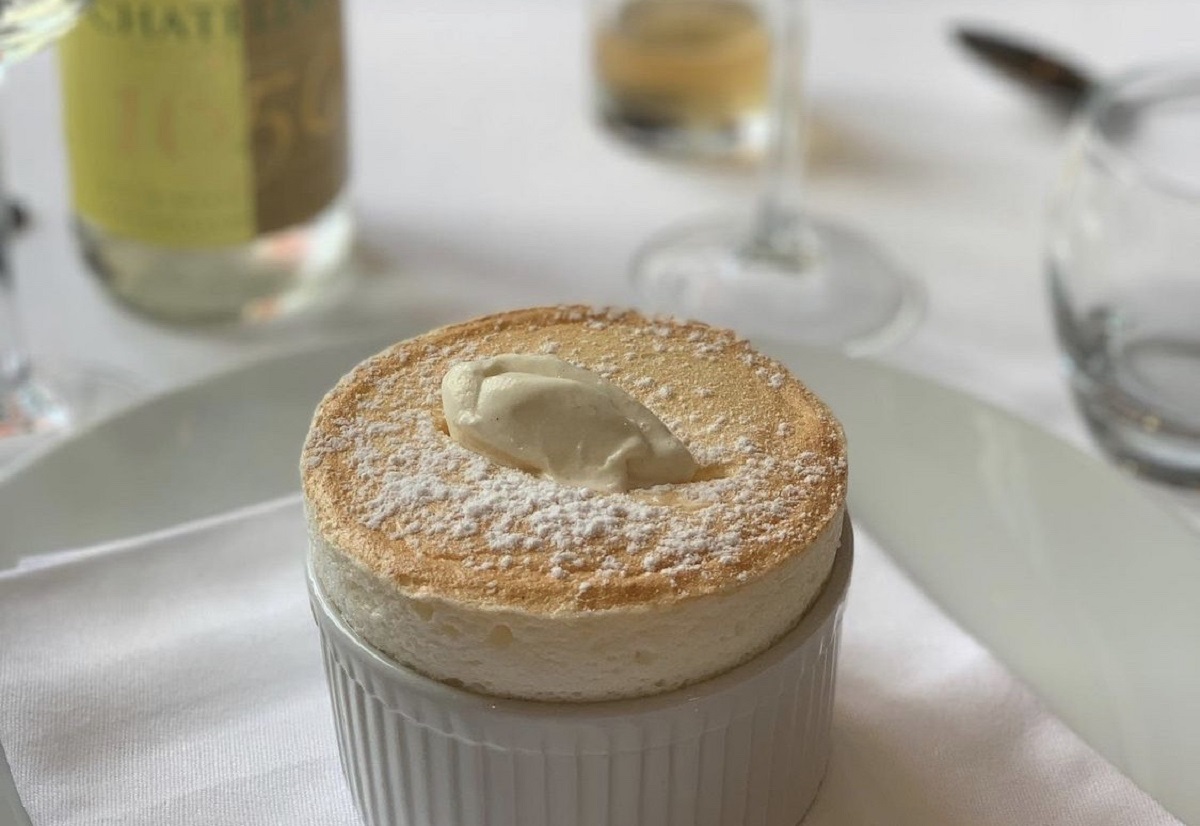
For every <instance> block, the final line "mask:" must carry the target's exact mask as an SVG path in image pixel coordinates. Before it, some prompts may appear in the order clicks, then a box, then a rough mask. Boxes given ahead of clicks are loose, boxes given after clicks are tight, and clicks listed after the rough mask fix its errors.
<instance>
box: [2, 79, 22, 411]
mask: <svg viewBox="0 0 1200 826" xmlns="http://www.w3.org/2000/svg"><path fill="white" fill-rule="evenodd" d="M4 74H5V73H4V70H3V68H0V91H2V90H3V87H4ZM3 162H4V153H3V140H2V139H0V399H2V398H8V397H11V395H12V394H13V393H15V392H17V391H18V390H20V389H21V388H22V387H23V386H24V385H25V383H26V382H27V381H29V352H28V350H26V349H25V339H24V337H23V335H22V333H21V320H20V317H19V314H18V312H17V300H16V299H17V296H16V282H15V279H14V277H13V268H12V257H11V254H10V253H11V248H10V245H9V242H10V241H11V240H12V236H13V224H12V210H11V209H10V207H9V199H8V186H7V183H8V182H7V179H6V178H5V175H4V163H3Z"/></svg>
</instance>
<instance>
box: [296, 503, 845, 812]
mask: <svg viewBox="0 0 1200 826" xmlns="http://www.w3.org/2000/svg"><path fill="white" fill-rule="evenodd" d="M842 537H843V539H842V545H841V548H840V549H839V550H838V553H837V558H836V560H835V561H834V565H833V572H832V573H831V575H830V577H829V581H828V582H827V583H826V585H825V588H824V591H823V592H822V593H821V595H820V596H819V597H818V598H817V601H816V602H815V603H814V604H813V606H812V607H811V608H810V609H809V611H808V613H807V614H806V615H805V616H804V618H803V619H802V620H801V621H800V623H799V624H798V625H797V626H796V627H795V628H794V629H793V630H792V631H790V632H789V633H788V634H787V635H786V636H785V637H784V638H783V639H781V640H780V641H779V642H778V643H776V644H775V645H774V646H772V647H771V648H770V649H769V650H767V651H766V652H764V653H763V654H761V655H759V656H757V657H755V658H754V659H752V660H750V661H749V662H747V663H745V664H744V665H741V666H739V667H737V668H735V669H733V670H732V671H729V672H727V673H725V674H722V675H721V676H719V677H715V678H713V679H711V680H707V681H705V682H703V683H698V684H696V685H692V686H688V687H685V688H682V689H679V690H677V691H672V692H669V693H666V694H659V695H656V696H653V697H646V698H639V699H633V700H620V701H614V702H601V703H578V704H577V703H545V702H530V701H520V700H505V699H500V698H496V697H488V696H485V695H481V694H475V693H472V692H469V691H464V690H462V689H458V688H454V687H452V686H448V685H446V684H444V683H440V682H437V681H435V680H431V679H429V678H427V677H424V676H421V675H420V674H417V673H416V672H414V671H412V670H410V669H408V668H405V667H404V666H401V665H397V664H396V663H395V662H393V661H391V660H389V659H388V658H387V657H385V656H384V655H383V654H381V653H379V652H378V651H376V650H375V649H373V648H371V646H370V645H368V644H367V643H365V642H364V641H363V640H362V639H361V638H360V637H359V636H358V635H357V634H356V633H355V632H354V631H352V630H351V629H350V628H349V627H348V626H346V624H345V623H344V622H343V621H342V620H341V618H340V617H339V616H338V614H337V612H336V610H335V609H334V608H333V607H332V606H331V605H330V604H329V602H328V601H327V600H326V599H325V596H324V594H323V593H322V592H321V589H320V586H319V584H318V583H317V582H316V580H315V579H314V577H313V572H312V567H311V561H310V565H309V572H308V584H309V594H310V597H311V600H312V607H313V614H314V617H315V618H316V621H317V626H318V628H319V629H320V632H321V645H322V649H323V651H324V655H325V673H326V676H327V677H328V680H329V691H330V694H331V695H332V699H333V714H334V719H335V724H336V728H337V734H338V745H339V747H340V750H341V758H342V770H343V772H344V773H345V775H346V780H347V782H348V783H349V785H350V790H351V793H352V795H353V797H354V800H355V803H356V804H357V806H358V809H359V811H360V812H361V813H362V816H363V820H364V821H366V823H367V824H369V826H699V824H705V826H796V824H797V823H798V822H799V821H800V820H801V819H802V818H803V816H804V814H805V812H806V811H807V810H808V808H809V806H810V805H811V803H812V801H813V798H814V797H816V794H817V788H818V787H819V786H820V783H821V780H822V778H823V777H824V775H825V768H826V764H827V763H828V759H829V743H830V741H829V724H830V717H831V713H832V709H833V689H834V674H835V671H836V668H835V666H836V663H837V650H838V640H839V636H840V631H841V615H842V606H843V604H844V601H845V596H846V589H847V586H848V585H849V581H850V569H851V566H852V561H853V554H854V551H853V537H852V534H851V530H850V522H849V519H847V521H846V526H845V529H844V530H843V533H842Z"/></svg>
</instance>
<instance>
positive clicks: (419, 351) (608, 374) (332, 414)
mask: <svg viewBox="0 0 1200 826" xmlns="http://www.w3.org/2000/svg"><path fill="white" fill-rule="evenodd" d="M508 352H516V353H522V352H524V353H537V352H553V353H554V354H555V355H557V356H558V357H559V358H562V359H565V360H567V361H570V362H572V363H574V364H577V365H579V366H581V367H584V368H587V369H589V370H592V371H594V372H597V373H599V374H601V375H603V376H604V377H605V378H608V379H609V380H610V381H612V382H613V383H615V384H617V385H618V386H619V387H621V388H622V389H623V390H625V391H626V392H627V393H629V394H630V395H632V396H633V397H634V398H636V399H638V400H639V401H640V402H642V403H643V404H645V405H646V406H647V407H648V408H649V409H650V410H652V411H653V412H654V413H656V414H657V415H658V416H659V417H660V418H661V419H662V420H663V421H664V422H665V423H666V424H667V425H668V426H669V427H670V428H671V430H672V432H674V433H675V434H676V436H678V437H679V438H681V439H682V440H683V441H684V443H685V444H687V445H688V447H689V448H690V449H691V450H692V452H693V454H695V455H696V458H697V459H698V460H699V461H700V464H701V465H702V470H701V473H700V475H699V476H698V478H697V480H696V481H693V482H691V483H688V484H686V485H673V486H662V487H660V488H654V489H650V490H643V491H632V492H630V493H611V494H601V493H596V492H592V491H583V490H579V489H574V488H564V487H562V486H559V485H556V484H555V483H553V482H550V481H548V480H542V479H536V478H534V477H532V476H529V475H528V474H524V473H523V472H521V471H517V470H513V469H509V468H502V467H500V466H497V465H494V464H492V463H490V462H488V461H487V460H486V459H483V458H482V457H479V456H476V455H475V454H473V453H470V452H469V451H467V450H466V449H465V448H462V447H460V446H459V445H457V444H456V443H454V442H453V441H452V440H450V438H449V437H448V436H446V435H445V433H444V422H443V421H442V414H441V403H440V395H439V388H440V383H441V378H442V375H443V374H444V373H445V371H446V369H447V368H448V367H449V366H450V365H451V364H453V363H455V362H458V361H465V360H472V359H477V358H483V357H486V356H491V355H497V354H500V353H508ZM302 475H303V489H304V494H305V497H306V499H307V501H308V505H309V512H310V515H311V518H312V520H313V522H314V527H315V529H317V530H319V531H320V532H321V534H322V535H323V536H324V537H325V539H326V540H327V541H328V542H329V543H331V544H332V545H333V546H334V547H336V548H339V549H341V550H342V552H344V553H346V554H347V555H350V556H352V557H353V558H356V559H357V560H358V561H359V562H361V563H362V564H364V565H365V566H367V567H368V568H369V569H370V570H373V571H374V572H375V573H376V574H377V575H380V576H386V577H389V578H391V580H392V581H393V582H395V583H396V584H397V586H399V587H401V588H403V589H405V590H408V591H410V592H412V593H422V594H426V595H430V596H438V597H441V598H444V599H447V600H451V601H465V602H472V603H478V604H480V605H483V606H486V605H494V606H496V607H508V608H513V609H517V610H523V611H529V612H534V613H555V612H561V611H568V612H572V611H594V610H603V609H609V608H622V609H629V608H631V607H636V606H646V607H647V608H648V607H650V606H651V605H653V604H656V603H661V602H667V601H675V600H679V599H687V598H691V597H696V596H701V595H705V594H711V593H715V592H719V591H723V590H726V589H730V588H735V587H737V586H738V585H739V584H740V583H744V582H748V581H750V580H751V579H754V578H757V577H759V576H762V575H765V574H767V573H769V572H770V571H771V570H772V569H773V568H774V567H776V566H777V565H778V564H779V563H780V562H782V561H783V560H784V559H787V558H788V557H789V556H790V555H793V554H796V553H803V552H804V550H805V548H806V547H807V546H808V545H809V544H810V543H812V541H813V540H814V539H815V538H816V537H817V536H818V535H819V534H820V533H821V532H822V531H823V530H824V529H825V528H826V526H827V525H828V524H829V522H830V520H831V519H834V518H837V519H840V518H841V513H842V507H843V505H844V502H845V491H846V445H845V438H844V436H843V434H842V429H841V426H840V425H839V424H838V422H837V420H836V419H835V418H834V417H833V415H832V413H831V412H830V411H829V410H828V408H826V407H825V405H824V404H823V403H822V402H821V401H820V400H819V399H817V398H816V396H814V395H813V394H812V393H811V392H810V391H809V390H808V389H807V388H805V387H804V386H803V385H802V384H801V383H800V382H799V381H797V380H796V379H795V378H794V377H792V376H791V374H790V373H789V372H788V371H787V370H786V368H784V367H783V366H781V365H780V364H779V363H778V362H776V361H774V360H772V359H769V358H767V357H766V356H763V355H761V354H759V353H757V352H756V351H754V350H753V349H752V348H751V347H750V345H749V344H748V343H746V342H745V341H743V340H740V339H738V338H737V337H736V336H735V335H734V334H733V333H731V332H729V331H726V330H720V329H717V328H713V327H709V326H706V325H703V324H699V323H695V322H680V321H674V320H671V321H668V320H662V319H651V318H647V317H645V316H642V315H639V314H637V313H633V312H629V311H606V310H594V309H591V308H587V307H542V308H534V309H528V310H518V311H513V312H509V313H501V314H498V315H493V316H487V317H484V318H479V319H475V320H472V321H468V322H465V323H462V324H456V325H452V326H449V327H443V328H440V329H437V330H434V331H432V332H430V333H427V334H425V335H422V336H419V337H417V338H415V339H411V340H409V341H405V342H401V343H399V344H397V345H395V346H393V347H391V348H389V349H388V350H385V351H384V352H382V353H379V354H378V355H376V356H373V357H372V358H370V359H368V360H367V361H365V362H363V363H362V364H360V365H359V366H358V367H357V368H355V369H354V370H353V371H352V372H351V373H349V374H348V375H347V376H346V377H344V378H343V379H342V381H341V382H339V383H338V385H337V386H336V387H334V389H333V390H331V391H330V393H329V394H328V395H327V396H326V397H325V399H324V400H323V401H322V402H321V404H320V406H319V407H318V408H317V412H316V415H315V416H314V419H313V423H312V428H311V430H310V432H309V437H308V440H307V442H306V444H305V448H304V456H303V460H302Z"/></svg>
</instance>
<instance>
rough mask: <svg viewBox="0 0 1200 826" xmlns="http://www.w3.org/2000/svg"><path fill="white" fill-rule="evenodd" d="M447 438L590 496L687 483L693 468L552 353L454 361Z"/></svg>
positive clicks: (656, 426) (680, 448)
mask: <svg viewBox="0 0 1200 826" xmlns="http://www.w3.org/2000/svg"><path fill="white" fill-rule="evenodd" d="M442 409H443V412H444V414H445V416H446V425H447V428H448V429H449V431H450V437H451V438H453V439H454V440H455V441H456V442H458V443H459V444H461V445H463V446H464V447H466V448H468V449H470V450H473V451H475V452H476V453H479V454H482V455H484V456H487V457H488V458H490V459H492V460H493V461H496V462H499V463H500V464H502V465H507V466H509V467H515V468H520V469H522V470H527V471H531V472H534V473H538V474H540V475H542V476H546V477H548V478H550V479H553V480H554V481H556V482H559V483H561V484H565V485H574V486H577V487H584V488H591V489H592V490H597V491H626V490H630V489H632V488H644V487H652V486H655V485H669V484H678V483H681V482H689V481H691V479H692V477H693V476H695V474H696V469H697V464H696V460H695V459H694V458H693V457H692V454H691V453H689V452H688V449H687V447H685V446H684V444H683V443H682V442H680V441H679V439H677V438H675V436H674V435H673V434H672V433H671V431H670V430H669V429H668V428H667V426H666V425H665V424H663V423H662V421H660V420H659V418H658V417H657V416H655V415H654V414H653V413H652V412H650V410H648V409H647V408H646V407H645V406H644V405H642V404H641V403H639V402H638V401H637V400H635V399H634V398H633V397H631V396H630V395H629V394H628V393H626V392H625V391H623V390H621V388H619V387H617V386H616V385H615V384H613V383H611V382H608V381H605V380H604V379H603V378H601V377H600V376H598V375H596V374H595V373H593V372H591V371H589V370H585V369H583V368H582V367H576V366H575V365H573V364H570V363H568V362H566V361H563V360H562V359H560V358H558V357H556V356H552V355H525V354H516V353H506V354H504V355H499V356H494V357H492V358H484V359H479V360H476V361H470V362H461V363H458V364H455V365H453V366H452V367H451V368H450V369H449V370H447V371H446V374H445V376H444V377H443V379H442Z"/></svg>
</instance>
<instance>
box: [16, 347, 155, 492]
mask: <svg viewBox="0 0 1200 826" xmlns="http://www.w3.org/2000/svg"><path fill="white" fill-rule="evenodd" d="M139 395H141V393H139V391H138V384H137V382H136V381H135V380H133V379H132V378H131V377H129V376H127V375H126V374H124V373H122V372H121V371H119V370H114V369H111V368H107V367H99V366H96V365H91V364H88V365H80V364H71V365H56V364H53V363H52V364H49V365H45V366H44V365H42V364H41V363H40V362H39V364H38V366H37V367H36V368H35V369H34V372H33V376H32V378H31V379H30V380H29V381H26V382H23V383H22V384H21V385H20V386H18V387H15V388H13V389H12V390H9V391H7V392H0V477H3V476H5V475H7V474H8V473H10V472H12V471H13V470H15V469H16V467H17V466H18V465H20V464H22V460H23V459H24V458H26V457H28V456H30V455H32V454H33V453H34V452H35V450H36V449H37V448H41V447H44V446H46V445H48V444H49V443H51V442H52V441H54V440H56V439H59V438H62V437H63V436H66V435H68V434H70V433H73V432H75V431H77V430H80V429H81V428H84V427H86V426H88V425H90V424H93V423H95V422H97V421H99V420H100V419H103V418H104V417H105V416H107V415H109V414H110V413H114V412H116V411H117V410H120V409H121V408H122V407H125V406H126V405H128V404H129V403H130V402H132V401H133V400H135V399H136V398H138V396H139Z"/></svg>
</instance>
